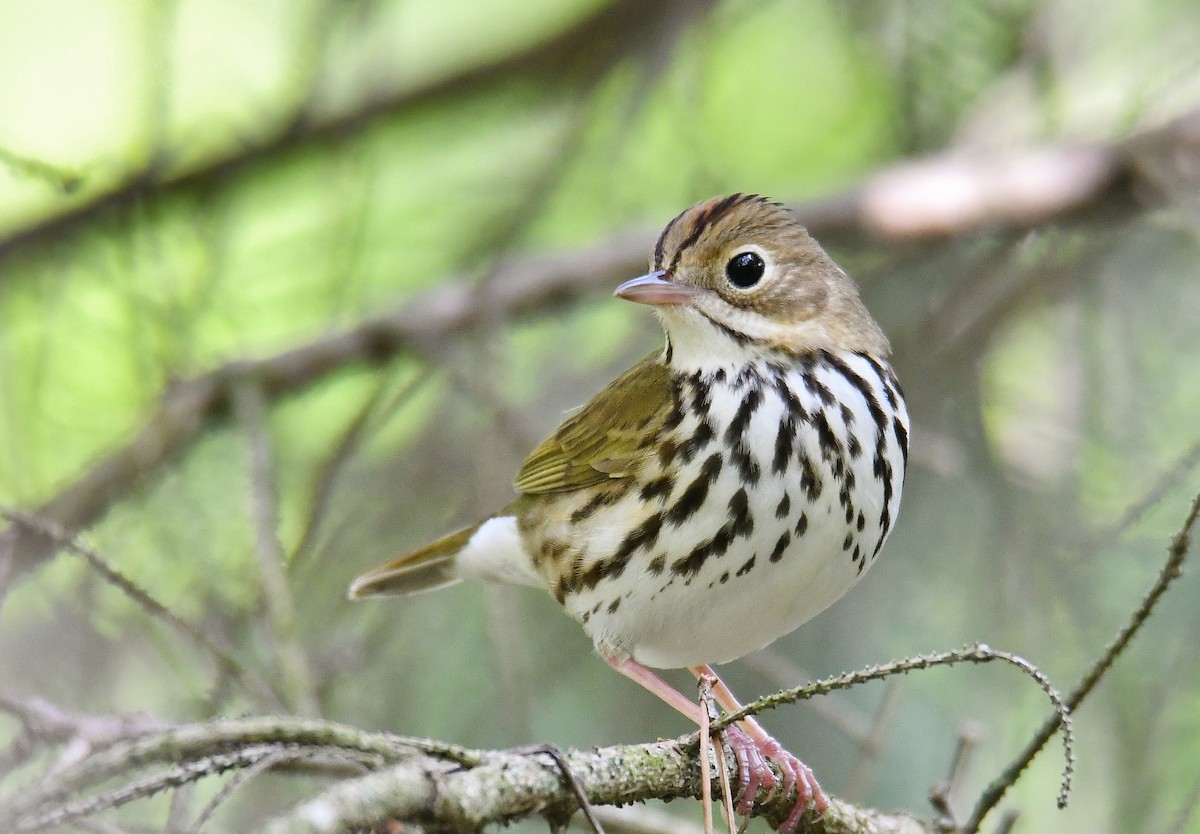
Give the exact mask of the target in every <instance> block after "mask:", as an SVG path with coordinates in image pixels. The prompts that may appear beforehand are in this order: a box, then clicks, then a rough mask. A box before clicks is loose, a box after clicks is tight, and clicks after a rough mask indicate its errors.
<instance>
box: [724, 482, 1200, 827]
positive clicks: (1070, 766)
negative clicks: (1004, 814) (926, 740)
mask: <svg viewBox="0 0 1200 834" xmlns="http://www.w3.org/2000/svg"><path fill="white" fill-rule="evenodd" d="M1197 500H1198V501H1200V498H1198V499H1197ZM996 660H999V661H1002V662H1004V663H1008V664H1010V665H1012V666H1016V667H1017V668H1018V669H1020V670H1021V671H1022V672H1024V673H1025V674H1027V675H1029V677H1031V678H1033V679H1034V681H1036V682H1037V684H1038V686H1040V687H1041V688H1042V691H1043V692H1045V693H1046V696H1047V697H1049V698H1050V702H1051V703H1052V704H1053V705H1054V720H1055V724H1054V727H1053V729H1052V730H1050V735H1053V734H1054V732H1055V731H1056V730H1058V729H1059V728H1060V727H1061V728H1062V731H1063V757H1064V759H1065V760H1066V764H1065V766H1064V767H1063V775H1062V784H1061V785H1060V787H1059V792H1058V807H1060V808H1063V807H1066V804H1067V796H1068V794H1069V793H1070V790H1071V776H1072V774H1073V773H1074V770H1075V742H1074V734H1073V732H1072V729H1071V715H1070V711H1069V707H1068V704H1067V702H1065V701H1064V699H1063V698H1062V696H1061V695H1060V694H1059V693H1058V690H1057V689H1055V688H1054V686H1052V685H1051V683H1050V681H1049V680H1048V679H1047V678H1046V676H1045V675H1044V674H1042V672H1041V670H1039V669H1038V668H1037V667H1036V666H1034V665H1033V664H1032V663H1030V662H1029V661H1028V660H1026V659H1025V658H1023V657H1019V656H1017V655H1014V654H1011V653H1009V652H1004V651H998V650H996V649H993V648H991V647H990V646H987V645H985V644H982V643H976V644H975V645H974V646H967V647H965V648H962V649H958V650H957V651H952V652H934V653H932V654H926V655H916V656H915V657H906V658H904V659H902V660H896V661H892V662H890V663H881V664H879V665H878V666H869V667H867V668H866V669H862V670H860V671H858V672H846V673H843V674H841V675H837V676H835V677H832V678H825V679H824V680H819V681H814V682H813V683H810V684H806V685H804V686H798V687H795V688H793V689H785V690H783V691H781V692H776V693H775V694H773V695H767V696H764V697H762V698H759V699H757V700H754V701H751V702H750V703H748V704H746V705H745V706H744V707H742V708H741V709H740V710H738V711H737V712H732V713H728V714H726V715H725V716H723V717H722V718H721V719H720V720H719V721H715V722H713V729H714V730H719V729H722V728H723V727H727V726H729V725H730V724H732V723H733V722H735V721H741V720H742V719H743V718H745V717H747V716H750V715H756V714H758V713H760V712H762V711H764V710H768V709H774V708H775V707H777V706H780V705H782V704H790V703H794V702H796V701H798V700H804V699H808V698H813V697H815V696H817V695H823V694H825V693H826V692H833V691H835V690H838V689H849V688H850V687H853V686H858V685H859V684H862V683H866V682H867V681H872V680H879V679H881V678H886V677H891V676H893V675H898V674H905V673H907V672H911V671H914V670H917V669H929V668H931V667H933V666H953V665H956V664H959V663H990V662H992V661H996ZM1047 723H1049V722H1047ZM1044 743H1045V742H1043V744H1044ZM1038 749H1039V750H1040V749H1041V746H1040V745H1039V747H1038ZM1035 753H1036V751H1035ZM1031 758H1032V757H1031ZM1025 764H1028V762H1026V763H1025ZM1023 769H1024V765H1022V767H1021V770H1023ZM1019 774H1020V770H1018V771H1017V774H1016V775H1019ZM1014 781H1015V776H1014ZM1011 784H1012V783H1011V782H1010V783H1009V784H1007V785H1005V786H1004V788H1003V789H1002V790H1000V795H998V796H997V797H996V801H998V800H999V797H1000V796H1001V795H1003V793H1004V791H1005V790H1007V789H1008V787H1009V786H1010V785H1011ZM993 804H994V803H993ZM989 807H990V806H989ZM979 819H982V816H980V817H979ZM979 819H975V820H974V822H975V828H965V829H964V830H965V831H967V832H973V831H975V830H976V828H978V824H979Z"/></svg>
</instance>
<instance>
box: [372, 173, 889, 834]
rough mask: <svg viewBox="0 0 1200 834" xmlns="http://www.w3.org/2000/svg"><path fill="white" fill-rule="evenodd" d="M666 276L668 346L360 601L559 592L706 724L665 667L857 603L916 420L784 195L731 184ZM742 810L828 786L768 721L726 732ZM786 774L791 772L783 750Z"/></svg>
mask: <svg viewBox="0 0 1200 834" xmlns="http://www.w3.org/2000/svg"><path fill="white" fill-rule="evenodd" d="M652 269H653V271H651V272H650V273H649V274H647V275H644V276H642V277H640V278H634V279H633V280H630V281H627V282H625V283H624V284H622V285H621V286H619V287H618V288H617V290H616V295H617V296H618V297H620V298H624V299H626V300H629V301H636V302H639V303H642V304H649V305H652V306H653V308H654V310H655V312H656V313H657V314H658V318H659V319H660V321H661V323H662V326H663V329H664V330H665V331H666V345H665V347H664V348H663V349H662V350H661V351H656V352H655V353H654V354H652V355H651V356H649V357H647V358H646V359H644V360H642V361H641V362H639V363H638V364H637V365H635V366H634V367H633V368H631V369H630V370H628V371H626V372H625V373H624V374H623V375H621V376H620V377H618V378H617V379H616V380H614V381H613V382H612V383H611V384H610V385H609V386H608V387H606V388H605V389H604V390H602V391H601V392H600V393H599V394H598V395H597V396H596V397H595V398H594V399H592V400H591V402H589V403H588V404H587V405H585V406H583V408H582V409H580V410H579V411H577V412H576V413H575V414H573V415H572V416H571V417H569V418H568V419H567V420H566V421H565V422H564V423H563V424H562V425H561V426H560V427H559V429H558V430H557V431H555V432H554V434H552V435H551V436H550V437H549V438H547V439H546V440H545V441H544V442H543V443H542V444H541V445H540V446H538V447H537V448H536V449H535V450H534V451H533V453H532V454H530V456H529V457H528V458H527V459H526V460H525V463H524V464H523V465H522V467H521V469H520V471H519V472H518V473H517V477H516V488H517V490H518V492H519V493H520V495H519V496H518V497H517V498H516V499H515V500H514V501H513V502H512V503H511V504H509V505H508V506H507V507H505V508H504V509H503V510H501V511H500V512H498V513H496V514H495V515H493V516H492V517H490V518H488V519H486V520H484V521H482V522H481V523H479V524H476V525H474V526H472V527H469V528H467V529H465V530H461V531H459V532H457V533H454V534H452V535H450V536H447V537H445V538H443V539H440V540H438V541H436V542H434V543H433V544H430V545H427V546H426V547H423V548H421V549H419V550H416V551H414V552H412V553H410V554H408V555H405V556H401V557H400V558H398V559H395V560H393V561H390V562H387V563H386V564H383V565H380V566H379V567H377V568H375V569H373V570H371V571H368V572H367V573H365V574H363V575H362V576H360V577H359V578H358V579H356V580H355V581H354V583H353V584H352V585H351V588H350V595H351V596H352V597H355V598H359V597H368V596H376V595H383V594H409V593H414V592H417V591H425V590H431V589H433V588H438V587H441V586H444V585H449V584H451V583H454V582H457V581H459V580H461V579H482V580H490V581H500V582H511V583H518V584H525V585H533V586H537V587H541V588H545V589H546V590H548V591H549V592H551V593H552V594H553V595H554V597H555V599H557V600H558V602H559V603H561V604H562V606H563V607H564V608H565V609H566V611H567V613H569V614H570V615H571V616H572V617H574V618H575V619H576V620H578V621H579V622H580V623H581V624H582V625H583V628H584V629H585V630H586V631H587V633H588V634H589V635H590V636H591V637H592V639H593V640H594V641H595V644H596V648H597V650H598V651H599V653H600V655H601V656H602V657H603V658H604V659H605V660H606V661H607V662H608V663H609V664H610V665H611V666H612V667H613V668H614V669H616V670H617V671H619V672H621V673H622V674H624V675H626V676H628V677H630V678H632V679H634V680H636V681H637V682H638V683H640V684H641V685H643V686H645V687H646V688H647V689H649V690H651V691H652V692H654V693H655V694H656V695H658V696H659V697H661V698H663V699H664V700H665V701H667V702H668V703H670V704H671V705H672V706H674V707H675V708H676V709H678V710H679V711H680V712H682V713H684V714H685V715H687V716H689V717H690V718H692V719H694V720H696V721H697V722H699V721H700V718H701V712H700V709H701V707H700V706H699V705H698V704H697V703H695V702H693V701H691V700H690V699H688V698H687V697H685V696H684V695H682V694H681V693H679V692H678V691H677V690H675V689H674V688H672V687H671V686H670V685H669V684H668V683H666V682H665V681H664V680H663V679H662V678H660V677H659V676H658V675H657V674H655V673H654V672H653V671H651V669H650V668H648V667H659V668H675V667H684V666H686V667H688V668H689V669H690V670H691V671H692V672H693V673H694V674H696V675H697V676H698V677H699V676H701V675H710V676H712V677H713V679H714V680H715V687H714V694H715V696H716V698H717V700H718V701H719V702H720V703H721V705H722V706H724V707H725V708H726V709H731V710H733V709H737V708H738V706H739V705H738V703H737V701H736V700H735V699H734V697H733V695H732V693H731V692H730V691H729V690H728V688H727V687H725V685H724V684H723V683H721V682H720V680H719V679H717V678H716V677H715V674H714V673H713V672H712V669H711V668H710V667H709V664H711V663H723V662H726V661H730V660H734V659H735V658H738V657H741V656H742V655H744V654H747V653H749V652H752V651H755V650H757V649H760V648H762V647H764V646H766V645H767V644H768V643H771V642H772V641H774V640H775V639H777V638H779V637H781V636H783V635H785V634H787V633H789V632H790V631H792V630H793V629H795V628H796V627H798V626H799V625H801V624H802V623H804V622H805V621H807V620H808V619H810V618H811V617H813V616H815V615H816V614H817V613H819V612H820V611H821V610H823V609H824V608H825V607H827V606H828V605H830V604H831V603H833V602H834V601H835V600H837V599H838V598H839V597H841V596H842V594H844V593H845V592H846V591H847V590H848V589H849V588H850V587H851V586H852V585H853V584H854V583H855V582H857V581H858V579H859V578H861V577H862V575H863V573H864V572H865V571H866V569H867V568H868V567H870V566H871V564H872V563H873V562H874V560H875V558H876V557H877V556H878V555H879V551H880V548H881V547H882V546H883V543H884V540H885V539H886V538H887V536H888V533H889V532H890V531H891V529H892V525H893V524H894V523H895V520H896V514H897V511H898V509H899V504H900V489H901V485H902V482H903V480H904V470H905V464H906V462H907V454H908V426H909V423H908V414H907V412H906V410H905V405H904V399H903V397H902V395H901V392H900V387H899V384H898V383H897V381H896V377H895V375H894V374H893V372H892V370H891V368H890V366H889V365H888V363H887V357H888V353H889V347H888V342H887V339H886V338H885V336H884V335H883V332H882V331H881V330H880V328H879V326H878V325H877V324H876V323H875V321H874V319H872V318H871V315H870V314H869V313H868V312H867V309H866V307H865V306H864V305H863V303H862V301H861V300H860V298H859V295H858V290H857V288H856V287H855V285H854V283H853V281H851V279H850V278H849V277H848V276H847V275H846V273H844V272H843V271H842V270H841V269H840V268H839V267H838V266H837V265H836V264H834V263H833V261H832V260H830V258H829V257H828V256H827V255H826V254H825V252H824V250H822V249H821V247H820V246H819V245H818V244H817V243H816V241H814V240H813V239H812V238H811V237H810V236H809V235H808V233H807V232H806V231H805V230H804V228H803V227H802V226H801V225H800V224H799V223H798V222H797V220H796V219H795V218H794V217H793V216H792V215H791V214H790V213H789V212H788V211H787V210H786V209H785V208H783V207H782V206H780V205H778V204H776V203H773V202H769V201H768V200H766V199H764V198H762V197H758V196H753V195H742V194H734V195H732V196H728V197H723V198H715V199H712V200H708V201H706V202H702V203H698V204H696V205H694V206H692V207H691V208H689V209H687V210H686V211H684V212H683V213H682V214H680V215H679V216H678V217H676V218H675V219H674V220H672V221H671V222H670V223H669V224H668V225H667V227H666V229H665V230H664V231H663V233H662V235H661V236H660V237H659V239H658V243H657V245H656V246H655V248H654V254H653V261H652ZM727 742H728V743H729V744H730V745H731V746H732V747H733V748H734V751H735V753H736V755H737V760H738V762H739V778H740V783H741V790H740V794H739V799H738V811H739V813H742V814H748V813H749V811H750V810H751V808H752V805H753V802H754V800H755V799H756V797H757V794H758V792H759V789H760V788H765V789H766V790H768V791H772V790H775V789H779V790H783V791H785V793H786V792H790V791H791V790H792V789H793V788H795V790H796V804H795V807H794V809H793V811H792V813H791V815H790V816H789V817H788V819H787V820H786V821H785V822H784V824H783V825H782V826H781V830H784V831H791V830H792V829H794V828H795V827H796V825H797V824H798V822H799V819H800V815H801V813H802V812H803V811H804V810H805V808H806V807H807V805H808V804H809V803H810V801H811V802H814V803H815V804H816V807H817V810H818V812H821V811H823V810H824V807H825V803H826V800H825V797H824V794H823V793H822V792H821V789H820V787H819V786H818V785H817V783H816V781H815V779H814V778H813V776H812V772H811V771H810V770H809V769H808V768H807V767H806V766H805V765H803V764H802V763H801V762H800V761H799V759H797V758H796V757H795V756H793V755H792V754H790V753H788V752H787V751H785V750H784V749H783V748H782V746H781V745H779V744H778V743H777V742H776V741H775V740H774V739H773V738H771V736H769V735H767V733H766V732H765V731H764V730H763V729H762V727H761V726H760V725H759V724H758V723H757V722H756V721H754V720H753V719H746V720H744V721H742V722H740V728H739V729H735V730H733V731H732V732H730V733H729V734H728V735H727ZM770 761H773V762H774V763H775V764H776V765H777V766H778V767H779V769H780V772H781V773H782V775H783V778H782V784H778V782H777V779H776V777H775V775H774V773H773V772H772V770H771V768H770V766H769V764H768V762H770Z"/></svg>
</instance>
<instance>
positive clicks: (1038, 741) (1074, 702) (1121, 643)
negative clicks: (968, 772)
mask: <svg viewBox="0 0 1200 834" xmlns="http://www.w3.org/2000/svg"><path fill="white" fill-rule="evenodd" d="M1197 517H1200V494H1197V495H1196V497H1195V498H1194V499H1192V505H1191V508H1190V509H1189V510H1188V514H1187V516H1186V517H1185V518H1184V521H1183V525H1182V526H1181V527H1180V528H1179V532H1178V533H1176V534H1175V535H1174V536H1173V537H1172V539H1171V545H1170V547H1169V548H1168V549H1167V561H1166V563H1165V564H1163V566H1162V569H1161V570H1159V572H1158V577H1157V578H1156V579H1155V581H1154V584H1153V585H1151V586H1150V590H1149V591H1147V592H1146V595H1145V596H1144V597H1142V602H1141V604H1140V605H1138V607H1137V609H1136V610H1135V611H1134V612H1133V614H1132V615H1131V616H1130V618H1129V622H1127V623H1126V624H1125V625H1124V626H1122V628H1121V630H1120V631H1118V632H1117V635H1116V637H1115V638H1113V641H1112V642H1111V643H1109V644H1108V646H1107V647H1105V650H1104V653H1103V654H1102V655H1101V656H1100V657H1099V658H1098V659H1097V660H1096V662H1095V663H1093V664H1092V666H1091V668H1089V669H1088V671H1087V672H1086V674H1084V676H1083V678H1081V679H1080V681H1079V683H1078V684H1077V685H1076V686H1075V688H1074V689H1073V690H1071V694H1070V695H1068V696H1067V697H1066V699H1065V703H1066V707H1067V709H1069V710H1071V711H1074V710H1076V709H1078V708H1079V705H1080V704H1082V703H1083V701H1084V699H1085V698H1087V696H1088V695H1089V694H1091V691H1092V690H1093V689H1094V688H1095V687H1096V684H1097V683H1099V682H1100V679H1101V678H1102V677H1103V676H1104V674H1105V673H1106V672H1107V671H1108V670H1109V669H1110V668H1111V667H1112V665H1113V663H1114V662H1116V659H1117V658H1118V657H1120V655H1121V653H1122V652H1124V651H1125V648H1126V647H1127V646H1128V645H1129V642H1130V641H1131V640H1132V639H1133V638H1134V635H1136V634H1137V633H1138V631H1139V630H1140V629H1141V627H1142V626H1143V625H1144V624H1145V622H1146V620H1147V619H1149V617H1150V614H1151V613H1152V612H1153V610H1154V606H1155V605H1156V604H1157V603H1158V601H1159V599H1161V598H1162V595H1163V594H1165V593H1166V591H1167V588H1169V587H1170V586H1171V583H1172V582H1174V581H1175V580H1176V579H1178V578H1179V577H1180V576H1182V574H1183V560H1184V559H1185V558H1186V557H1187V554H1188V550H1189V549H1190V548H1191V544H1192V533H1193V532H1194V530H1195V527H1196V520H1197ZM1061 721H1062V715H1061V714H1055V715H1052V716H1050V717H1049V718H1048V719H1046V722H1045V723H1044V724H1042V726H1041V728H1040V729H1039V730H1038V731H1037V733H1036V734H1035V735H1034V737H1033V738H1032V739H1031V740H1030V742H1029V744H1028V745H1026V747H1025V749H1024V750H1022V751H1021V753H1020V755H1018V756H1017V758H1016V759H1014V760H1013V762H1012V764H1010V765H1009V766H1008V767H1007V768H1005V770H1004V772H1003V773H1002V774H1001V775H1000V776H999V777H998V778H997V779H996V780H995V781H993V782H992V783H991V784H990V785H988V786H987V788H986V789H985V790H984V792H983V795H982V796H980V798H979V802H978V803H977V804H976V806H975V809H974V810H973V811H972V812H971V818H970V819H969V820H968V821H967V823H966V825H964V826H963V831H965V832H967V834H972V832H975V831H978V830H979V825H980V823H982V822H983V818H984V817H985V816H987V814H988V812H989V811H991V810H992V808H994V807H995V806H996V803H997V802H999V801H1000V799H1001V797H1003V796H1004V794H1005V793H1006V792H1007V791H1008V789H1009V788H1010V787H1012V785H1013V784H1014V783H1015V782H1016V780H1017V777H1019V776H1020V775H1021V773H1022V772H1023V771H1024V770H1025V768H1026V767H1028V766H1029V763H1030V762H1032V761H1033V759H1034V757H1035V756H1036V755H1037V754H1038V753H1039V752H1040V751H1041V749H1042V748H1043V747H1044V746H1045V745H1046V742H1047V741H1049V740H1050V738H1051V736H1053V735H1054V733H1055V732H1056V731H1057V730H1058V728H1059V726H1060V723H1061Z"/></svg>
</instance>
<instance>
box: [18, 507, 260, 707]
mask: <svg viewBox="0 0 1200 834" xmlns="http://www.w3.org/2000/svg"><path fill="white" fill-rule="evenodd" d="M0 518H4V519H6V520H7V521H8V522H9V523H10V524H11V525H12V526H11V527H9V530H8V531H5V533H4V534H2V535H0V548H2V546H3V536H4V535H7V534H8V532H9V531H12V530H20V531H26V532H29V533H32V534H33V535H35V536H37V537H38V539H41V540H45V541H47V542H49V543H51V544H52V545H53V546H54V547H55V548H63V549H65V550H66V551H67V552H69V553H73V554H75V555H76V556H79V557H80V558H82V559H83V560H84V561H85V562H87V563H88V565H89V566H90V567H91V568H92V570H94V571H95V572H96V573H98V574H99V575H100V577H101V578H102V579H103V580H104V581H105V582H107V583H109V584H110V585H113V586H115V587H116V588H117V589H118V590H120V591H121V592H122V593H124V594H125V595H126V596H128V597H129V598H130V599H132V600H133V601H134V602H136V603H137V604H138V605H139V606H140V607H141V608H142V610H143V611H145V612H146V613H147V614H148V615H149V616H151V617H153V618H156V619H159V620H162V621H163V622H165V623H167V624H168V625H169V626H171V627H172V628H173V629H175V630H176V631H177V632H179V633H180V634H182V635H183V636H184V637H186V638H187V639H188V640H189V641H191V642H192V643H193V644H195V645H196V646H197V647H198V648H200V649H201V650H203V651H204V652H206V653H207V654H209V655H210V656H212V658H213V659H214V660H215V661H216V663H217V666H218V667H219V668H220V669H221V670H222V671H223V672H225V673H227V674H228V675H230V676H231V677H233V678H234V679H236V680H237V681H239V682H240V683H241V684H242V685H243V686H244V687H245V689H246V691H247V692H249V693H250V694H251V695H253V696H254V697H255V698H257V699H258V700H259V701H261V702H262V703H263V704H264V705H266V706H270V707H281V706H283V705H282V704H281V703H280V701H279V697H278V696H277V695H276V694H275V691H274V690H273V689H272V688H271V687H270V686H269V685H268V684H267V683H266V682H265V681H264V680H262V678H260V677H259V676H258V675H257V674H255V673H254V672H253V671H252V670H251V669H249V668H248V667H247V666H246V665H245V664H243V663H242V662H240V661H239V660H238V659H237V657H236V655H235V654H234V652H233V650H232V649H231V648H229V647H227V646H222V645H220V644H219V643H217V642H216V641H214V640H213V639H212V638H211V637H209V636H208V635H206V634H204V633H203V632H201V631H200V630H199V629H197V628H196V627H195V626H194V625H192V624H191V623H189V622H188V621H187V620H184V619H183V618H182V617H180V616H179V615H177V614H176V613H175V612H174V611H172V610H171V609H169V608H167V606H165V605H163V604H162V603H161V602H159V601H158V600H157V599H155V598H154V597H153V596H152V595H151V594H150V592H149V591H147V590H146V589H144V588H142V587H141V586H140V585H138V584H137V583H136V582H134V581H133V580H132V579H130V578H129V577H127V576H125V574H123V573H121V572H120V571H119V570H117V569H116V568H115V567H113V566H112V565H111V564H109V562H108V560H106V559H105V558H104V557H102V556H101V555H100V554H99V553H97V552H96V551H95V550H93V549H91V548H90V547H87V546H85V545H83V544H81V543H80V542H79V541H78V540H77V539H76V538H75V536H74V534H72V533H68V532H67V531H66V530H63V529H62V528H61V527H59V526H58V525H56V524H53V523H51V522H48V521H45V520H44V519H42V518H38V517H34V516H30V515H28V514H25V513H21V512H18V511H16V510H13V509H10V508H8V507H4V506H0ZM0 555H2V554H0Z"/></svg>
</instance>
